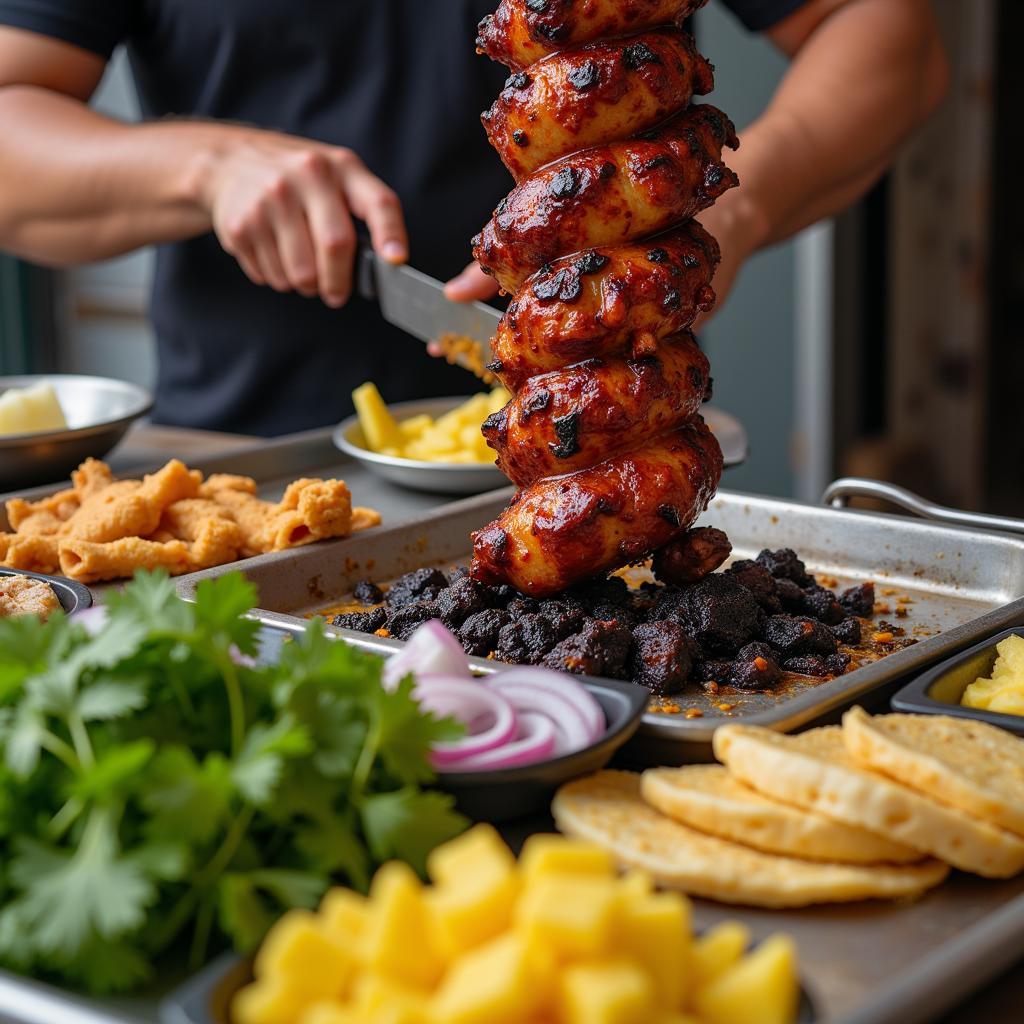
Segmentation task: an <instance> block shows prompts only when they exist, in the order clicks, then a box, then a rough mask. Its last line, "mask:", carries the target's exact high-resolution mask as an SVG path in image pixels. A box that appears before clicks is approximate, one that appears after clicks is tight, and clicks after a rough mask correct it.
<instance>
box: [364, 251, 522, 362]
mask: <svg viewBox="0 0 1024 1024" xmlns="http://www.w3.org/2000/svg"><path fill="white" fill-rule="evenodd" d="M358 288H359V294H360V295H361V296H362V297H363V298H364V299H370V300H375V301H376V302H377V303H378V305H379V306H380V311H381V315H382V316H383V317H384V319H385V320H387V322H388V323H390V324H394V325H395V326H396V327H401V329H402V330H403V331H406V332H408V333H409V334H411V335H413V336H414V337H416V338H419V339H420V340H421V341H428V342H429V341H437V340H438V338H440V337H441V336H442V335H445V334H455V335H459V336H461V337H466V338H469V339H470V340H471V341H474V342H476V343H477V344H478V345H480V350H481V352H482V354H483V360H482V361H483V362H484V363H489V362H490V361H491V359H492V358H493V357H492V355H491V338H492V337H493V336H494V332H495V331H496V330H497V329H498V321H499V320H501V316H502V314H501V310H498V309H494V308H493V307H491V306H488V305H486V304H484V303H483V302H452V300H451V299H448V298H446V297H445V294H444V285H443V284H442V283H441V282H440V281H438V280H436V279H435V278H433V277H430V276H428V275H427V274H424V273H422V272H421V271H419V270H415V269H414V268H413V267H409V266H405V265H404V264H403V265H400V266H395V265H394V264H392V263H388V262H387V261H385V260H382V259H381V258H380V257H379V256H378V255H377V254H376V253H375V252H374V251H373V250H372V249H370V248H369V247H368V246H367V247H366V248H363V249H361V250H360V254H359V275H358ZM455 358H456V360H457V361H458V362H459V364H460V365H463V366H465V365H466V363H465V361H464V357H462V356H456V357H455ZM467 368H468V369H472V367H467Z"/></svg>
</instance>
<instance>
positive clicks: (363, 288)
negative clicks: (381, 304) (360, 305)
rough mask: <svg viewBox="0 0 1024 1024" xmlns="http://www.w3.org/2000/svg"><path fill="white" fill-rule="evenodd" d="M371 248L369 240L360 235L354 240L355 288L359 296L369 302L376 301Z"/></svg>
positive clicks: (375, 281)
mask: <svg viewBox="0 0 1024 1024" xmlns="http://www.w3.org/2000/svg"><path fill="white" fill-rule="evenodd" d="M373 261H374V255H373V246H372V245H370V240H369V239H368V238H364V237H363V236H362V235H360V236H359V237H358V238H357V239H356V257H355V268H356V269H355V277H356V280H355V286H356V291H357V292H358V293H359V296H360V297H361V298H364V299H368V300H369V301H370V302H376V301H377V280H376V277H375V276H374V272H373V270H374V268H373Z"/></svg>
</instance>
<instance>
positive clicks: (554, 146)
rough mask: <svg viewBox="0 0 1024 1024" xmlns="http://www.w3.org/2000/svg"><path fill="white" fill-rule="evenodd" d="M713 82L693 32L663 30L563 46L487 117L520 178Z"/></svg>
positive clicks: (648, 119)
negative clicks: (695, 43) (570, 46)
mask: <svg viewBox="0 0 1024 1024" xmlns="http://www.w3.org/2000/svg"><path fill="white" fill-rule="evenodd" d="M714 84H715V83H714V72H713V71H712V69H711V65H710V64H709V63H708V62H707V61H706V60H705V59H704V58H703V57H702V56H701V55H700V54H699V53H698V52H697V48H696V47H695V46H694V43H693V37H692V36H691V35H690V34H689V33H688V32H680V31H679V30H677V29H662V30H660V31H658V32H647V33H645V34H643V35H639V36H632V37H630V38H628V39H611V40H608V41H605V42H597V43H591V44H590V45H588V46H582V47H580V48H578V49H575V50H566V51H564V52H563V53H558V54H555V55H554V56H552V57H549V58H548V59H547V60H545V61H542V62H541V63H540V64H537V65H536V66H535V67H533V68H531V69H530V70H529V72H526V71H518V72H516V73H515V74H514V75H512V76H511V78H509V80H508V82H507V83H506V84H505V88H504V89H503V90H502V92H501V95H500V96H499V97H498V99H497V100H496V101H495V103H494V105H493V106H492V107H491V109H490V110H488V111H485V113H484V114H483V115H482V119H483V122H484V127H485V128H486V129H487V136H488V138H489V139H490V141H491V145H492V146H494V148H495V149H496V150H497V151H498V156H500V157H501V159H502V162H503V163H504V164H505V166H506V167H507V168H508V169H509V170H510V171H511V172H512V176H513V177H514V178H515V179H516V181H520V180H522V178H524V177H525V176H526V175H528V174H530V173H531V172H533V171H535V170H537V168H538V167H543V166H544V164H547V163H550V162H551V161H552V160H556V159H558V157H561V156H565V155H566V154H567V153H572V152H573V151H575V150H578V149H581V148H583V147H585V146H597V145H600V144H601V143H605V142H614V141H616V140H618V139H625V138H627V137H629V136H630V135H635V134H636V133H637V132H640V131H643V130H644V129H646V128H650V127H653V126H654V125H656V124H658V123H659V122H660V121H664V120H665V118H667V117H669V116H670V115H671V114H674V113H676V112H677V111H679V110H682V108H683V107H685V106H686V105H687V104H688V103H689V102H690V99H691V97H692V96H693V95H694V93H696V94H697V95H703V94H704V93H708V92H710V91H711V90H712V89H713V88H714Z"/></svg>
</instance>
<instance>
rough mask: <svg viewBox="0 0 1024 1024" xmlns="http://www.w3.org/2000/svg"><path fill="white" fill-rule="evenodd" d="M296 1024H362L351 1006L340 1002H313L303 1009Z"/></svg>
mask: <svg viewBox="0 0 1024 1024" xmlns="http://www.w3.org/2000/svg"><path fill="white" fill-rule="evenodd" d="M298 1024H364V1022H363V1020H361V1019H360V1018H359V1016H358V1015H357V1014H356V1012H355V1010H354V1009H353V1008H352V1007H351V1006H342V1005H341V1003H329V1002H324V1003H315V1004H314V1005H313V1006H310V1007H309V1008H308V1009H307V1010H304V1011H303V1014H302V1016H301V1017H299V1018H298Z"/></svg>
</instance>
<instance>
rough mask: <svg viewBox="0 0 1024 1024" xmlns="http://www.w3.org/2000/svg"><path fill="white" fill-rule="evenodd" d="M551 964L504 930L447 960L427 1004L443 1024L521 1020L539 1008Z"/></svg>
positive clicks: (517, 1023) (519, 1023)
mask: <svg viewBox="0 0 1024 1024" xmlns="http://www.w3.org/2000/svg"><path fill="white" fill-rule="evenodd" d="M552 971H553V966H552V964H551V963H550V962H549V961H546V960H545V959H544V958H543V957H542V956H539V955H537V951H535V950H531V949H530V948H529V946H528V945H527V943H526V941H525V940H524V939H523V937H522V936H519V935H516V934H515V933H508V934H505V935H502V936H500V937H499V938H497V939H493V940H492V941H491V942H488V943H487V944H486V945H484V946H480V947H479V948H478V949H475V950H473V952H471V953H467V954H466V955H465V956H462V957H460V958H459V959H458V960H456V961H455V963H454V964H452V966H451V968H450V969H449V971H448V973H447V975H446V976H445V978H444V980H443V981H442V982H441V986H440V988H439V989H438V991H437V993H436V995H435V996H434V999H433V1002H432V1004H431V1012H432V1014H433V1016H432V1019H433V1020H435V1021H437V1022H439V1024H441V1022H443V1024H522V1021H524V1020H527V1019H529V1018H530V1016H531V1015H532V1014H534V1013H536V1012H537V1011H538V1010H540V1009H541V1007H543V1006H544V1004H545V1002H546V1000H547V998H548V996H549V994H550V990H551V979H552Z"/></svg>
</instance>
